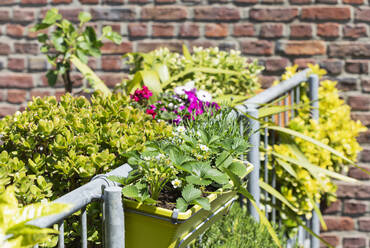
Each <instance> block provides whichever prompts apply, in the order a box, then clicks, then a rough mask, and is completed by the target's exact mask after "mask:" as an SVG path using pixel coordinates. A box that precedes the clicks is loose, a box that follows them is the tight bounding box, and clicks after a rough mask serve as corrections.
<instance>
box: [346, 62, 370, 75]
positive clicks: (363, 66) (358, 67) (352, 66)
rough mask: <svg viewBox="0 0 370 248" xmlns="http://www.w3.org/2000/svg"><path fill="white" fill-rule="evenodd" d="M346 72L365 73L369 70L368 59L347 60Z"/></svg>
mask: <svg viewBox="0 0 370 248" xmlns="http://www.w3.org/2000/svg"><path fill="white" fill-rule="evenodd" d="M346 72H349V73H354V74H367V73H368V72H369V61H368V60H347V61H346Z"/></svg>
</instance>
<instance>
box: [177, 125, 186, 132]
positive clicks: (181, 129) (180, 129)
mask: <svg viewBox="0 0 370 248" xmlns="http://www.w3.org/2000/svg"><path fill="white" fill-rule="evenodd" d="M176 130H177V132H179V133H183V132H185V130H186V129H185V127H184V126H178V127H177V129H176Z"/></svg>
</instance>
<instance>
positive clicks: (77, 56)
mask: <svg viewBox="0 0 370 248" xmlns="http://www.w3.org/2000/svg"><path fill="white" fill-rule="evenodd" d="M78 19H79V24H78V25H74V24H73V23H71V22H70V21H68V20H66V19H64V18H63V17H62V15H61V14H59V12H58V9H55V8H53V9H51V10H49V11H48V12H47V13H46V15H45V18H44V19H43V20H42V21H41V22H40V23H38V24H36V26H35V27H34V28H33V31H42V30H47V29H50V28H53V30H52V31H51V33H50V34H47V33H42V34H39V35H38V41H39V42H40V43H41V44H42V46H41V52H42V53H45V54H47V59H48V61H49V63H50V64H51V65H52V67H53V68H52V69H50V70H49V71H48V72H47V74H46V77H47V79H48V82H49V85H51V86H54V85H55V83H56V82H57V79H58V76H59V75H60V76H61V77H62V78H63V82H64V87H65V91H66V92H72V87H73V80H72V79H71V66H72V64H73V65H74V66H76V67H77V68H78V69H79V70H80V71H81V72H82V73H83V75H84V76H85V77H86V78H87V80H88V81H89V82H90V84H91V85H92V87H93V88H94V89H99V90H101V91H103V92H104V93H109V90H108V88H107V87H106V86H105V85H104V83H103V82H102V81H101V80H100V79H99V78H98V77H97V76H96V75H95V74H94V73H93V71H92V70H91V69H90V68H88V67H87V66H86V64H87V62H88V58H89V56H94V57H99V56H100V55H101V52H100V48H101V47H102V46H103V42H102V40H103V39H105V38H106V39H109V40H111V41H113V42H114V43H116V44H120V43H121V41H122V37H121V35H119V34H118V33H116V32H114V31H112V27H110V26H106V27H104V28H103V30H102V35H101V36H100V37H97V35H96V33H95V30H94V28H93V27H91V26H87V25H86V23H87V22H88V21H90V20H91V15H90V13H88V12H80V13H79V15H78Z"/></svg>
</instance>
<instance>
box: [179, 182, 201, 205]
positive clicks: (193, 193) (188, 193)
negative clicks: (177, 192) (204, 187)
mask: <svg viewBox="0 0 370 248" xmlns="http://www.w3.org/2000/svg"><path fill="white" fill-rule="evenodd" d="M181 195H182V197H183V198H184V199H185V201H186V202H188V203H190V202H192V201H194V200H195V199H197V198H199V197H201V196H202V191H200V190H199V189H196V188H195V187H194V186H193V185H186V186H185V187H184V189H183V190H182V192H181Z"/></svg>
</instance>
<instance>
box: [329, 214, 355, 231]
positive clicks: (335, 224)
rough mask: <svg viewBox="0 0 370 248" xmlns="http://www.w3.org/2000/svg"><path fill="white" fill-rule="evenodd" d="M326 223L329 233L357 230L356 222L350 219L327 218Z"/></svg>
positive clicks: (339, 217)
mask: <svg viewBox="0 0 370 248" xmlns="http://www.w3.org/2000/svg"><path fill="white" fill-rule="evenodd" d="M324 221H325V223H326V225H327V227H328V230H327V231H351V230H353V229H354V228H355V222H354V221H353V219H352V218H350V217H343V216H325V217H324Z"/></svg>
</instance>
